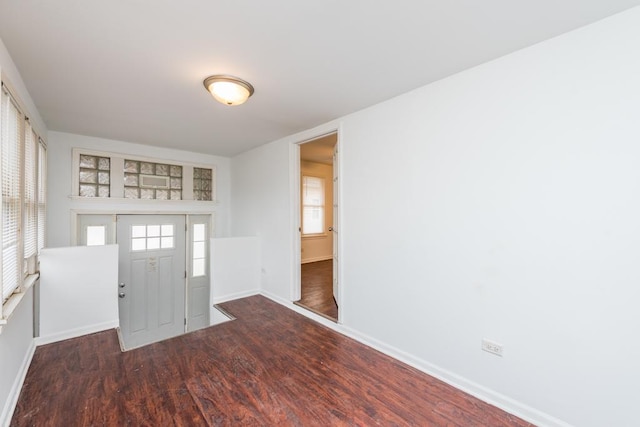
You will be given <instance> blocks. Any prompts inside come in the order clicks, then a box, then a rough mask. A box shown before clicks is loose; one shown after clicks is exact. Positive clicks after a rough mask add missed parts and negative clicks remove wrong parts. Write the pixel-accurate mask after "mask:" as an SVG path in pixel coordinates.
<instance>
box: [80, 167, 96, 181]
mask: <svg viewBox="0 0 640 427" xmlns="http://www.w3.org/2000/svg"><path fill="white" fill-rule="evenodd" d="M80 182H81V183H83V184H95V183H96V182H98V173H97V172H96V171H94V170H86V169H80Z"/></svg>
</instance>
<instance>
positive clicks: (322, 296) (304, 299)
mask: <svg viewBox="0 0 640 427" xmlns="http://www.w3.org/2000/svg"><path fill="white" fill-rule="evenodd" d="M300 283H301V292H300V294H301V295H300V296H301V298H300V300H299V301H296V304H298V305H300V306H302V307H305V308H308V309H309V310H311V311H313V312H315V313H318V314H320V315H322V316H324V317H327V318H329V319H331V320H333V321H337V320H338V306H337V305H336V301H335V300H334V299H333V261H332V260H326V261H318V262H309V263H306V264H302V266H301V278H300Z"/></svg>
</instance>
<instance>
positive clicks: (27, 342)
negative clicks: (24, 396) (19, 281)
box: [0, 288, 35, 426]
mask: <svg viewBox="0 0 640 427" xmlns="http://www.w3.org/2000/svg"><path fill="white" fill-rule="evenodd" d="M34 351H35V344H34V342H33V288H30V289H29V290H28V291H27V292H26V294H25V296H24V297H23V298H22V301H20V304H19V305H18V307H17V308H16V310H15V311H14V312H13V315H12V316H11V318H10V319H9V323H8V324H7V325H5V326H4V327H3V328H2V333H1V334H0V366H2V369H0V411H1V412H0V425H1V426H5V425H9V422H10V421H11V415H12V414H13V410H14V408H15V405H16V402H17V401H18V395H19V394H20V389H21V388H22V383H23V381H24V377H25V376H26V375H27V369H28V368H29V363H30V362H31V357H32V356H33V352H34Z"/></svg>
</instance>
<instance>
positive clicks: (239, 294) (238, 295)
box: [212, 289, 260, 305]
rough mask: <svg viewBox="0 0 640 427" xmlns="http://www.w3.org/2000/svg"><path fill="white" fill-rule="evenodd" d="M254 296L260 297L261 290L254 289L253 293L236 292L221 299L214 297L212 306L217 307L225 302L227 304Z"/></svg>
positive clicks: (220, 297)
mask: <svg viewBox="0 0 640 427" xmlns="http://www.w3.org/2000/svg"><path fill="white" fill-rule="evenodd" d="M254 295H260V290H258V289H254V290H251V291H242V292H236V293H234V294H227V295H222V296H219V297H214V298H212V300H213V301H212V305H216V304H222V303H223V302H227V301H233V300H234V299H240V298H246V297H251V296H254Z"/></svg>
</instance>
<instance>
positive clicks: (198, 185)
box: [193, 178, 202, 190]
mask: <svg viewBox="0 0 640 427" xmlns="http://www.w3.org/2000/svg"><path fill="white" fill-rule="evenodd" d="M193 189H194V190H201V189H202V180H201V179H195V178H194V180H193Z"/></svg>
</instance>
